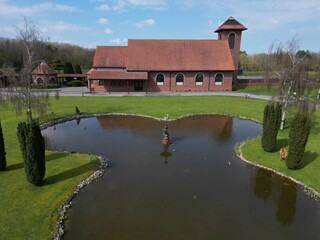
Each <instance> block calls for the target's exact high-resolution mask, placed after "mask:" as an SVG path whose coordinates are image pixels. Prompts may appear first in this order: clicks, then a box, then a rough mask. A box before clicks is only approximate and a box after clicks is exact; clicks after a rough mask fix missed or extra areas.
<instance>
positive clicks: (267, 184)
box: [254, 168, 273, 200]
mask: <svg viewBox="0 0 320 240" xmlns="http://www.w3.org/2000/svg"><path fill="white" fill-rule="evenodd" d="M272 174H273V173H271V172H270V171H266V170H265V169H262V168H258V169H257V170H256V176H255V183H254V194H255V195H256V196H257V197H258V198H260V199H262V200H267V199H268V198H270V196H271V194H272V191H271V187H272V186H271V184H272Z"/></svg>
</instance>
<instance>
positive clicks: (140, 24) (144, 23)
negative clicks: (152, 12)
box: [134, 18, 156, 28]
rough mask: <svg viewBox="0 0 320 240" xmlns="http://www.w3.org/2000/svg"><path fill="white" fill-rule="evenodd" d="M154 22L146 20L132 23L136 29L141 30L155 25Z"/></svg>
mask: <svg viewBox="0 0 320 240" xmlns="http://www.w3.org/2000/svg"><path fill="white" fill-rule="evenodd" d="M155 23H156V21H155V20H153V19H151V18H149V19H147V20H143V21H139V22H136V23H134V26H136V27H137V28H143V27H146V26H153V25H155Z"/></svg>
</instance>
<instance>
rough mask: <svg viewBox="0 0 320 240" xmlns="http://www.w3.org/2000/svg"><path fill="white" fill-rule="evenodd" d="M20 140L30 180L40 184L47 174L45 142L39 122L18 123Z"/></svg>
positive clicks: (37, 184) (34, 183) (32, 182)
mask: <svg viewBox="0 0 320 240" xmlns="http://www.w3.org/2000/svg"><path fill="white" fill-rule="evenodd" d="M17 135H18V140H19V144H20V149H21V153H22V157H23V160H24V165H25V172H26V176H27V180H28V182H30V183H31V184H33V185H36V186H39V185H41V183H42V180H43V178H44V175H45V171H46V167H45V144H44V138H43V137H42V135H41V131H40V127H39V123H37V122H35V121H32V122H30V123H25V122H20V123H19V124H18V132H17Z"/></svg>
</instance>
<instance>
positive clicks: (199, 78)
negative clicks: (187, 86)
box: [195, 73, 203, 86]
mask: <svg viewBox="0 0 320 240" xmlns="http://www.w3.org/2000/svg"><path fill="white" fill-rule="evenodd" d="M195 79H196V86H201V85H202V84H203V74H202V73H197V75H196V77H195Z"/></svg>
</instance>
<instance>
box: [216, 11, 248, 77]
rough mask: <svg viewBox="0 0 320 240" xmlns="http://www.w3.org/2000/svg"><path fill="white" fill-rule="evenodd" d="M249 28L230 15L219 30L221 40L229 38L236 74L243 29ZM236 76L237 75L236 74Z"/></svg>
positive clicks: (217, 31)
mask: <svg viewBox="0 0 320 240" xmlns="http://www.w3.org/2000/svg"><path fill="white" fill-rule="evenodd" d="M245 30H247V28H246V27H245V26H243V25H242V24H241V23H239V22H238V21H237V20H235V19H234V18H233V17H229V18H228V19H227V21H225V22H224V23H223V24H222V25H221V26H220V27H218V29H217V30H215V32H216V33H218V38H219V40H228V42H229V48H230V51H231V55H232V58H233V63H234V67H235V69H236V74H237V71H238V65H239V57H240V45H241V35H242V31H245ZM235 77H236V75H235Z"/></svg>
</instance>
